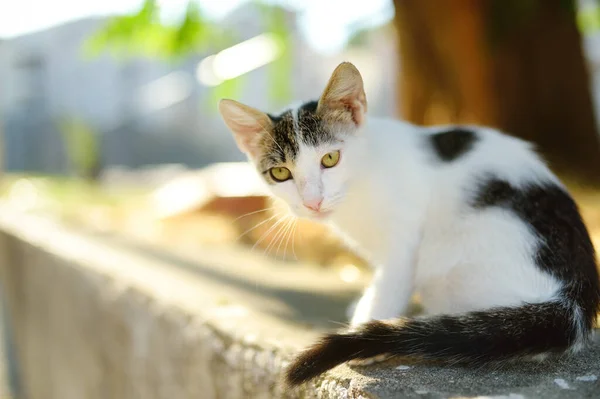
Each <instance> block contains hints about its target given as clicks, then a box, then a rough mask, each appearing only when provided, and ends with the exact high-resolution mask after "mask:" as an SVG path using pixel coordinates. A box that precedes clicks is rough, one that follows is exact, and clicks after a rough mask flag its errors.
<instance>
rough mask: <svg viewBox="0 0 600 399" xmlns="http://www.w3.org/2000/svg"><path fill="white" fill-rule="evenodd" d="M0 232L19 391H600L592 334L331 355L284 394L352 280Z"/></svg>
mask: <svg viewBox="0 0 600 399" xmlns="http://www.w3.org/2000/svg"><path fill="white" fill-rule="evenodd" d="M0 229H1V230H2V233H1V234H0V254H1V255H0V256H1V258H0V260H1V261H0V278H1V283H2V294H3V301H4V302H5V303H6V305H7V306H6V308H7V312H8V316H9V320H10V326H9V327H10V329H11V332H12V334H11V336H12V337H13V338H14V344H15V349H16V358H17V360H18V371H19V375H20V381H21V385H22V390H23V392H21V394H20V397H22V398H24V397H26V398H29V399H53V398H56V399H82V398H85V399H94V398H98V399H100V398H102V399H107V398H110V399H121V398H128V399H129V398H143V399H152V398H169V399H175V398H176V399H179V398H181V399H187V398H203V399H204V398H207V399H210V398H273V397H290V398H401V397H464V396H480V395H488V396H495V397H511V398H521V397H545V398H546V397H547V398H553V397H555V398H565V397H573V398H575V397H593V396H594V395H598V392H600V380H599V378H600V349H599V345H596V346H595V347H594V348H592V349H590V350H589V351H587V352H586V353H585V354H583V355H582V356H578V357H576V358H572V359H571V358H565V359H561V360H559V361H556V362H552V363H549V364H545V365H543V366H539V365H532V364H530V365H521V366H518V367H517V366H515V367H513V368H509V369H503V370H464V369H460V368H448V367H436V366H424V365H408V364H402V365H401V367H399V368H398V366H399V364H398V363H393V364H388V365H387V367H376V368H368V369H356V370H351V369H349V368H348V367H345V366H342V367H339V368H337V369H336V370H334V371H332V372H331V373H329V374H328V375H326V376H325V377H324V378H322V379H320V380H318V381H316V382H315V383H314V384H310V385H308V386H305V387H302V388H300V389H298V390H297V391H294V392H285V391H284V390H283V389H282V387H281V386H280V385H279V378H280V373H281V370H282V368H283V366H284V364H285V361H286V359H288V357H289V356H290V355H291V354H292V353H293V352H294V351H296V350H298V349H300V348H301V347H303V346H304V345H306V344H307V343H309V342H311V341H312V340H313V339H314V338H315V337H316V335H317V333H318V330H319V329H322V328H328V327H331V324H327V323H324V324H320V322H319V320H321V321H322V320H324V319H325V320H327V319H328V318H329V317H330V316H328V315H332V314H337V315H338V320H339V319H340V318H342V317H343V314H342V309H343V307H344V306H345V304H346V302H347V301H348V300H349V299H350V298H351V297H352V296H353V294H354V292H355V291H356V290H357V289H358V287H357V286H348V287H339V282H338V283H336V282H335V281H336V280H335V279H334V278H333V277H332V276H330V275H328V274H327V273H326V272H316V271H311V270H304V269H302V268H296V269H294V268H292V267H289V266H284V267H273V268H270V269H269V268H268V266H265V262H264V260H262V259H261V258H260V257H257V256H254V257H253V256H251V255H247V254H245V255H243V256H241V255H240V254H234V253H224V252H219V251H211V250H209V249H203V250H199V251H198V252H199V253H201V254H200V255H199V257H198V258H197V259H194V260H193V261H192V260H186V259H179V258H172V257H168V256H166V255H165V256H163V255H161V254H157V253H151V250H150V249H148V248H138V247H135V246H134V245H131V244H129V243H125V242H122V241H121V240H118V239H114V238H110V237H98V236H93V235H90V234H85V233H82V232H76V231H73V230H70V229H68V228H66V227H65V226H62V225H60V224H58V223H55V222H53V221H50V220H47V219H41V218H36V217H32V216H25V215H19V214H15V213H11V212H10V210H7V209H1V208H0ZM280 266H281V265H280ZM336 285H337V287H336ZM328 304H329V305H332V304H333V305H335V306H333V307H331V308H328V307H327V306H329V305H328ZM302 306H304V307H305V309H301V307H302ZM328 309H329V310H328ZM328 312H329V313H328ZM306 314H308V315H309V316H308V318H307V316H306ZM307 324H310V325H311V326H312V327H311V328H309V327H307Z"/></svg>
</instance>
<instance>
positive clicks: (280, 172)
mask: <svg viewBox="0 0 600 399" xmlns="http://www.w3.org/2000/svg"><path fill="white" fill-rule="evenodd" d="M269 174H270V175H271V177H272V178H273V180H275V181H277V182H280V183H281V182H284V181H286V180H289V179H291V178H292V172H290V170H289V169H288V168H284V167H281V166H277V167H275V168H271V169H269Z"/></svg>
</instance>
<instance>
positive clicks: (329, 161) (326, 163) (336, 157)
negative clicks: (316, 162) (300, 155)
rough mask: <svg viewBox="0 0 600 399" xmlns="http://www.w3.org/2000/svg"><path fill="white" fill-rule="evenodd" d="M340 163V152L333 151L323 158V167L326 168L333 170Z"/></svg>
mask: <svg viewBox="0 0 600 399" xmlns="http://www.w3.org/2000/svg"><path fill="white" fill-rule="evenodd" d="M339 161H340V152H339V151H331V152H330V153H328V154H325V156H324V157H323V158H321V165H323V167H325V168H333V167H334V166H335V165H337V164H338V162H339Z"/></svg>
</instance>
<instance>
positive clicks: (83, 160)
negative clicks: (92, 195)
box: [58, 117, 101, 180]
mask: <svg viewBox="0 0 600 399" xmlns="http://www.w3.org/2000/svg"><path fill="white" fill-rule="evenodd" d="M58 124H59V129H60V132H61V133H62V135H63V139H64V142H65V146H66V152H67V157H68V158H69V164H70V166H71V168H72V170H73V171H74V172H75V174H76V175H77V176H79V177H82V178H85V179H88V180H95V179H96V178H97V177H98V174H99V172H100V155H101V154H100V143H99V142H98V138H97V136H96V134H95V133H94V131H93V130H92V129H91V128H90V127H89V126H88V125H87V124H86V123H84V122H83V121H80V120H77V119H74V118H69V117H64V118H62V119H61V120H60V121H59V123H58Z"/></svg>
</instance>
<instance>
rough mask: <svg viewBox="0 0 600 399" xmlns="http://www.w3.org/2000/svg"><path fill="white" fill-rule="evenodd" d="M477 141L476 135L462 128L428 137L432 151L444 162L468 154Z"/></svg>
mask: <svg viewBox="0 0 600 399" xmlns="http://www.w3.org/2000/svg"><path fill="white" fill-rule="evenodd" d="M477 140H478V137H477V133H475V132H474V131H472V130H469V129H467V128H463V127H456V128H452V129H450V130H445V131H442V132H438V133H434V134H432V135H431V136H429V141H430V144H431V146H432V147H433V150H434V151H435V153H436V155H437V156H438V158H439V159H441V160H442V161H444V162H452V161H454V160H456V159H458V158H460V157H461V156H462V155H464V154H466V153H468V152H469V151H470V150H471V149H472V148H473V146H474V145H475V143H476V142H477Z"/></svg>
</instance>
